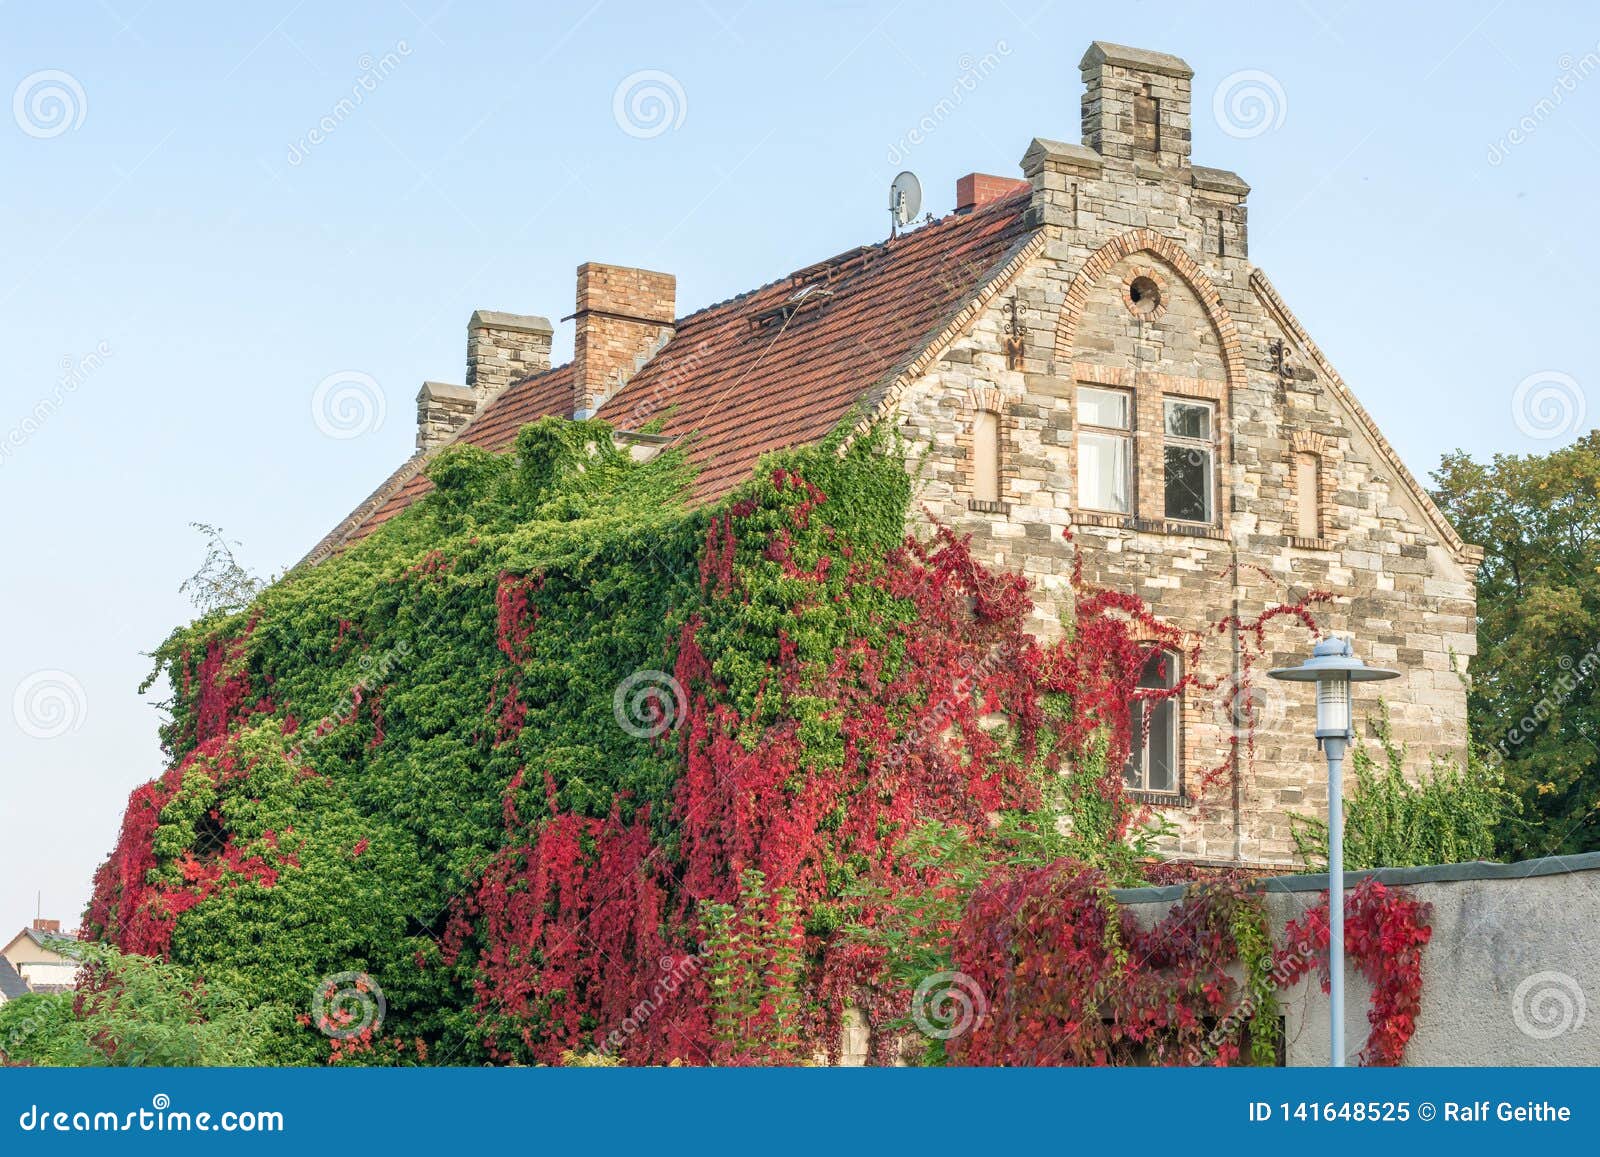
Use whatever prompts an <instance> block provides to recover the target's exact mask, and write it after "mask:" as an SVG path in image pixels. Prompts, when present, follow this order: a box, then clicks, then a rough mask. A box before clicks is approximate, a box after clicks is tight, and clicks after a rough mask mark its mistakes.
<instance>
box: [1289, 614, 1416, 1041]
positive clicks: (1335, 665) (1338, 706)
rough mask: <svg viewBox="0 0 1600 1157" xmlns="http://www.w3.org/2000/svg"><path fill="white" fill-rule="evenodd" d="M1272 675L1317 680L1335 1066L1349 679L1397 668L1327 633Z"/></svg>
mask: <svg viewBox="0 0 1600 1157" xmlns="http://www.w3.org/2000/svg"><path fill="white" fill-rule="evenodd" d="M1268 674H1269V675H1271V676H1272V677H1273V678H1274V679H1285V680H1288V681H1289V682H1291V683H1315V684H1316V685H1317V731H1316V736H1317V746H1319V747H1320V748H1322V753H1323V754H1324V755H1325V756H1327V759H1328V1017H1329V1020H1330V1022H1331V1026H1332V1032H1331V1037H1330V1042H1329V1044H1330V1052H1331V1053H1332V1064H1333V1067H1334V1068H1336V1069H1337V1068H1342V1067H1343V1066H1344V755H1345V751H1346V749H1347V748H1348V747H1349V746H1350V741H1351V740H1352V739H1354V738H1355V728H1354V727H1353V726H1352V719H1351V711H1350V684H1352V683H1370V682H1374V681H1376V680H1379V679H1395V678H1398V677H1399V675H1400V672H1399V671H1391V670H1389V669H1388V668H1386V667H1369V666H1367V665H1366V664H1365V663H1363V662H1362V661H1361V660H1360V659H1358V658H1356V656H1355V653H1354V652H1353V651H1352V650H1351V649H1350V643H1349V640H1347V639H1338V638H1333V637H1329V638H1326V639H1323V640H1321V641H1320V642H1318V643H1317V645H1316V646H1315V647H1313V648H1312V649H1311V658H1309V659H1307V660H1306V661H1305V662H1304V663H1301V664H1300V665H1299V666H1298V667H1279V668H1277V669H1276V670H1274V671H1269V672H1268Z"/></svg>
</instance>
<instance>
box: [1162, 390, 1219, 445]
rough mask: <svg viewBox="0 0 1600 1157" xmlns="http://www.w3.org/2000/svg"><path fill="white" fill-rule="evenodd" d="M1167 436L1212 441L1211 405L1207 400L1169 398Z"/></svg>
mask: <svg viewBox="0 0 1600 1157" xmlns="http://www.w3.org/2000/svg"><path fill="white" fill-rule="evenodd" d="M1166 410H1167V436H1168V437H1169V438H1199V439H1201V440H1202V441H1205V442H1209V441H1211V407H1210V406H1209V405H1207V404H1206V403H1205V402H1180V401H1178V400H1177V399H1176V398H1168V399H1167V405H1166Z"/></svg>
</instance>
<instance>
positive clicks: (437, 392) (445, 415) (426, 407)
mask: <svg viewBox="0 0 1600 1157" xmlns="http://www.w3.org/2000/svg"><path fill="white" fill-rule="evenodd" d="M477 412H478V395H477V394H475V393H473V392H472V391H471V390H469V389H468V388H467V387H466V386H452V385H450V384H449V383H447V382H423V383H422V389H421V390H419V391H417V449H418V450H432V449H433V448H434V447H435V446H442V445H444V444H445V443H446V442H448V441H449V440H450V439H451V438H453V437H455V433H456V431H457V430H459V429H461V427H463V426H465V425H466V424H467V423H468V422H470V421H471V420H472V415H474V414H476V413H477Z"/></svg>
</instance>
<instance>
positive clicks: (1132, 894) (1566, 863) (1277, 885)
mask: <svg viewBox="0 0 1600 1157" xmlns="http://www.w3.org/2000/svg"><path fill="white" fill-rule="evenodd" d="M1596 871H1600V852H1583V853H1580V854H1578V855H1574V856H1544V857H1542V858H1540V859H1537V860H1522V861H1520V862H1518V863H1515V864H1497V863H1491V862H1490V861H1487V860H1473V861H1471V862H1469V863H1465V864H1429V865H1427V866H1425V867H1418V868H1370V869H1368V870H1366V871H1364V872H1346V873H1345V874H1344V886H1345V887H1346V888H1347V889H1348V888H1353V887H1355V886H1356V885H1357V884H1359V883H1360V882H1361V881H1362V880H1366V879H1374V880H1378V881H1379V882H1381V883H1384V884H1391V885H1397V886H1399V885H1406V884H1450V883H1456V882H1459V881H1464V880H1526V879H1529V878H1530V877H1533V876H1555V875H1561V874H1565V873H1570V872H1596ZM1252 883H1254V884H1256V885H1258V886H1259V887H1260V888H1261V889H1262V890H1263V891H1265V892H1323V891H1326V890H1327V887H1328V873H1326V872H1317V873H1314V874H1310V875H1303V876H1268V877H1267V878H1265V879H1261V880H1254V881H1252ZM1189 887H1190V885H1188V884H1163V885H1160V886H1153V887H1145V888H1112V889H1111V896H1112V898H1113V899H1115V900H1116V901H1117V902H1118V903H1121V904H1156V903H1162V902H1173V901H1177V900H1181V899H1183V895H1184V892H1186V891H1187V890H1188V888H1189Z"/></svg>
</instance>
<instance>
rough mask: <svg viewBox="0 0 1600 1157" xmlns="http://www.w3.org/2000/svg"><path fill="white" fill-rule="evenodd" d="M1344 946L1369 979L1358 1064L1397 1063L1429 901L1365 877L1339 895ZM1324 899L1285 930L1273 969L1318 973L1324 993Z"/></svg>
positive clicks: (1417, 1001) (1290, 976)
mask: <svg viewBox="0 0 1600 1157" xmlns="http://www.w3.org/2000/svg"><path fill="white" fill-rule="evenodd" d="M1344 908H1345V912H1344V950H1345V953H1346V956H1347V958H1348V959H1349V960H1350V961H1351V962H1352V963H1353V964H1354V965H1355V966H1356V967H1357V968H1358V969H1359V970H1360V971H1361V974H1362V975H1363V976H1365V977H1366V978H1367V980H1368V981H1369V982H1370V983H1371V985H1372V1007H1371V1008H1370V1009H1368V1010H1367V1023H1369V1024H1370V1025H1371V1026H1372V1029H1371V1031H1370V1032H1369V1033H1368V1034H1367V1045H1366V1048H1364V1049H1363V1050H1362V1052H1361V1063H1362V1064H1367V1065H1398V1064H1399V1063H1400V1062H1401V1060H1402V1059H1403V1058H1404V1056H1405V1051H1406V1044H1407V1042H1409V1041H1410V1040H1411V1034H1412V1033H1414V1032H1415V1031H1416V1028H1417V1013H1418V1012H1419V1011H1420V1010H1421V1007H1422V949H1423V948H1424V947H1425V946H1426V945H1427V943H1428V940H1429V939H1430V938H1431V937H1432V936H1433V929H1432V928H1430V927H1429V926H1428V916H1429V907H1428V905H1427V904H1426V903H1424V902H1423V901H1420V900H1416V899H1413V898H1412V897H1410V896H1407V895H1405V894H1404V893H1402V892H1397V891H1395V890H1394V889H1392V888H1386V887H1385V886H1384V885H1383V884H1382V883H1380V882H1379V881H1377V880H1374V879H1372V878H1371V877H1368V878H1367V879H1365V880H1362V881H1361V883H1360V884H1358V885H1357V886H1356V887H1355V889H1354V890H1353V891H1351V892H1350V893H1348V894H1347V895H1346V896H1345V901H1344ZM1328 939H1329V930H1328V901H1327V898H1326V897H1324V899H1323V901H1322V903H1321V905H1320V906H1318V907H1317V908H1314V909H1312V910H1311V911H1310V912H1307V913H1306V914H1305V916H1304V917H1303V918H1301V919H1300V920H1297V921H1294V922H1292V923H1290V924H1289V926H1288V927H1287V928H1285V929H1284V940H1285V943H1284V946H1283V948H1282V949H1281V950H1280V951H1279V955H1278V969H1279V971H1280V973H1281V974H1282V975H1283V976H1285V977H1286V978H1287V979H1286V980H1285V983H1286V984H1288V983H1293V981H1295V980H1296V979H1298V978H1299V977H1301V976H1304V975H1305V974H1306V973H1308V972H1310V971H1311V969H1312V968H1313V967H1315V968H1317V969H1318V971H1319V976H1320V979H1321V982H1322V990H1323V991H1324V992H1327V991H1328Z"/></svg>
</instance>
